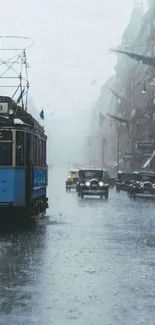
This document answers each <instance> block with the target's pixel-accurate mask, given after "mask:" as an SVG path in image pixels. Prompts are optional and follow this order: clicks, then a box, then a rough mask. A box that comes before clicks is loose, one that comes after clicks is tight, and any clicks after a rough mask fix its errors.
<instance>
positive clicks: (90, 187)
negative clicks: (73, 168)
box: [76, 168, 109, 199]
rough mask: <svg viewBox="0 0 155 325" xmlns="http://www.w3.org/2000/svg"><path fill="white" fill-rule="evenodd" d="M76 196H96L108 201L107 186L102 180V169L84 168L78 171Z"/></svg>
mask: <svg viewBox="0 0 155 325" xmlns="http://www.w3.org/2000/svg"><path fill="white" fill-rule="evenodd" d="M76 191H77V193H78V196H80V197H81V198H83V197H84V196H85V195H96V196H100V198H101V199H102V198H103V197H105V199H108V195H109V185H108V183H106V182H105V180H104V171H103V169H97V168H95V169H94V168H85V169H80V170H79V181H78V183H77V186H76Z"/></svg>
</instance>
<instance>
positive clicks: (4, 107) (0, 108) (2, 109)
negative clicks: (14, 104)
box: [0, 102, 8, 114]
mask: <svg viewBox="0 0 155 325" xmlns="http://www.w3.org/2000/svg"><path fill="white" fill-rule="evenodd" d="M7 113H8V103H1V102H0V114H7Z"/></svg>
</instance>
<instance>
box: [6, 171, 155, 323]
mask: <svg viewBox="0 0 155 325" xmlns="http://www.w3.org/2000/svg"><path fill="white" fill-rule="evenodd" d="M65 177H66V171H65V170H63V169H59V170H58V169H56V168H54V169H53V170H52V172H51V171H49V198H50V209H49V210H48V216H47V217H46V218H45V220H42V221H40V222H39V223H38V225H36V226H35V225H34V226H33V227H32V226H31V227H29V228H27V229H14V230H10V231H8V232H2V231H1V233H0V324H2V325H6V324H11V325H15V324H16V325H19V324H20V325H27V324H29V325H32V324H38V325H48V324H53V325H57V324H58V325H62V324H63V325H71V324H77V325H81V324H82V325H87V324H88V325H94V324H97V325H103V324H105V325H117V324H119V325H124V324H126V325H128V324H131V325H135V324H136V325H138V324H149V325H154V324H155V321H154V315H155V286H154V283H155V261H154V256H155V236H154V235H155V217H154V211H155V203H149V202H138V201H135V202H133V201H130V200H129V199H128V197H127V196H126V193H120V194H116V193H115V190H111V192H110V197H109V202H106V201H104V200H100V199H91V198H88V199H87V198H86V199H83V200H82V199H80V198H78V197H77V196H76V194H75V192H72V193H66V192H65V190H64V179H65Z"/></svg>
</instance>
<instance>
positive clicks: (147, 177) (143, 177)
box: [138, 174, 155, 183]
mask: <svg viewBox="0 0 155 325" xmlns="http://www.w3.org/2000/svg"><path fill="white" fill-rule="evenodd" d="M138 181H140V182H151V183H155V175H147V174H144V175H138Z"/></svg>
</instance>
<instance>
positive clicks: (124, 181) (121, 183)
mask: <svg viewBox="0 0 155 325" xmlns="http://www.w3.org/2000/svg"><path fill="white" fill-rule="evenodd" d="M132 183H133V173H125V172H122V171H118V175H117V179H116V192H120V191H127V190H128V187H129V185H130V184H132Z"/></svg>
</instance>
